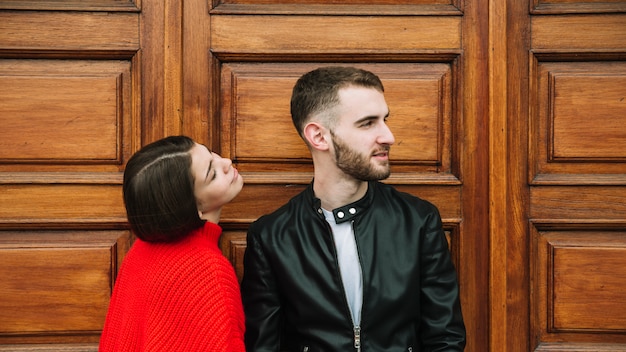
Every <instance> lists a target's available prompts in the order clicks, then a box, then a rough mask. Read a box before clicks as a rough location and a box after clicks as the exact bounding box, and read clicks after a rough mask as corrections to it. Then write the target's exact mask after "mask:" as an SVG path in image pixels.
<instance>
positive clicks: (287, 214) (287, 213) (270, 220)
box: [250, 192, 308, 231]
mask: <svg viewBox="0 0 626 352" xmlns="http://www.w3.org/2000/svg"><path fill="white" fill-rule="evenodd" d="M305 203H308V202H307V199H306V194H305V192H301V193H299V194H297V195H296V196H294V197H293V198H291V199H290V200H289V201H288V202H287V203H284V204H283V205H281V206H280V207H279V208H277V209H276V210H274V211H272V212H271V213H268V214H264V215H262V216H261V217H259V218H258V219H257V220H255V221H254V222H253V223H252V224H251V225H250V228H251V229H253V230H255V231H261V230H263V229H268V228H273V229H275V228H276V226H291V224H292V223H293V219H294V214H296V213H300V212H302V209H303V208H304V207H306V204H305Z"/></svg>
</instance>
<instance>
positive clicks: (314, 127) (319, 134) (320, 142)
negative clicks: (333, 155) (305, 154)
mask: <svg viewBox="0 0 626 352" xmlns="http://www.w3.org/2000/svg"><path fill="white" fill-rule="evenodd" d="M302 133H303V135H304V138H305V139H306V141H307V143H309V145H310V146H311V148H313V149H317V150H327V149H328V140H327V138H326V128H325V127H324V126H322V125H321V124H319V123H318V122H309V123H307V124H306V126H304V130H303V131H302Z"/></svg>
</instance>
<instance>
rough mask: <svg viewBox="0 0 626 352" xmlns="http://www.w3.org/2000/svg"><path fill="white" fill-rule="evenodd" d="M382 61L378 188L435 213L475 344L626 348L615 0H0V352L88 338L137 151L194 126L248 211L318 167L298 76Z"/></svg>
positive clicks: (119, 247) (625, 191)
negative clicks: (302, 118)
mask: <svg viewBox="0 0 626 352" xmlns="http://www.w3.org/2000/svg"><path fill="white" fill-rule="evenodd" d="M330 64H349V65H357V66H360V67H364V68H367V69H370V70H372V71H374V72H376V73H377V74H379V75H380V76H381V78H382V79H383V81H384V84H385V88H386V97H387V102H388V104H389V106H390V109H391V118H390V125H391V128H392V130H393V131H394V133H395V137H396V145H395V146H394V147H393V148H392V160H393V164H392V165H393V168H392V171H393V173H392V177H391V178H389V179H388V180H387V181H386V182H389V183H392V184H394V185H396V186H397V187H398V188H399V189H402V190H404V191H407V192H410V193H413V194H416V195H418V196H421V197H423V198H425V199H428V200H430V201H432V202H434V203H435V204H436V205H437V206H438V207H439V208H440V210H441V213H442V217H443V220H444V226H445V229H446V231H447V233H448V236H449V240H450V245H451V249H452V252H453V256H454V260H455V263H456V265H457V268H458V270H459V275H460V284H461V292H462V297H461V298H462V303H463V311H464V315H465V318H466V324H467V328H468V347H467V351H470V352H483V351H493V352H499V351H546V352H547V351H617V350H622V351H626V308H625V307H626V279H625V278H626V2H625V1H619V0H604V1H595V0H587V1H583V0H578V1H577V0H551V1H550V0H548V1H544V0H472V1H463V0H372V1H369V0H368V1H365V0H344V1H324V0H222V1H219V0H213V1H211V0H182V1H181V0H162V1H157V0H136V1H130V0H126V1H123V0H82V1H78V0H73V1H72V0H60V1H45V0H31V1H17V0H0V126H1V128H0V351H95V350H96V349H97V342H98V338H99V334H100V330H101V328H102V324H103V321H104V316H105V313H106V308H107V305H108V299H109V296H110V293H111V288H112V285H113V282H114V279H115V275H116V272H117V270H118V268H119V265H120V263H121V261H122V259H123V257H124V254H125V253H126V251H127V250H128V248H129V246H130V243H131V235H130V233H129V231H128V228H127V226H126V224H125V214H124V209H123V204H122V199H121V187H120V185H121V179H122V178H121V174H122V171H123V168H124V164H125V162H126V160H128V158H129V156H130V155H131V154H132V153H133V152H134V151H136V150H137V149H138V148H139V147H140V146H141V145H144V144H146V143H148V142H150V141H153V140H155V139H158V138H160V137H163V136H166V135H172V134H187V135H190V136H191V137H193V138H194V139H196V140H198V141H199V142H202V143H205V144H207V145H209V146H210V147H211V148H213V149H214V150H216V151H217V152H219V153H221V154H222V155H224V156H227V157H230V158H232V159H233V160H234V161H235V163H236V165H237V167H238V168H239V170H240V171H241V173H242V175H243V177H244V179H245V181H246V186H245V187H244V190H243V192H242V193H241V194H240V196H239V197H238V198H236V200H235V202H233V203H232V204H230V205H229V206H228V207H227V209H225V211H224V212H223V214H222V215H223V216H222V226H223V227H224V230H225V231H224V236H223V237H222V241H221V245H222V248H223V251H224V254H225V255H226V256H227V257H228V258H230V260H231V261H232V262H233V265H234V266H235V268H236V270H237V272H238V274H239V275H241V273H242V270H243V268H242V255H243V252H244V249H245V232H246V228H247V226H248V225H249V224H250V222H251V221H254V220H255V219H256V218H258V217H259V216H260V215H261V214H264V213H267V212H269V211H271V210H273V209H275V208H276V207H277V206H279V205H280V204H282V203H283V202H285V201H286V200H287V199H289V198H290V197H291V196H293V195H295V194H296V193H297V192H299V191H300V190H301V189H302V188H303V187H305V185H306V184H307V183H308V182H309V181H310V179H311V177H312V173H311V163H310V160H309V159H308V152H307V150H306V148H305V147H304V144H303V142H301V140H300V139H299V137H298V136H297V134H296V133H295V131H294V129H293V127H292V125H291V120H290V117H289V96H290V90H291V87H292V85H293V84H294V82H295V80H296V79H297V78H298V77H299V76H300V75H301V74H302V73H304V72H306V71H308V70H310V69H312V68H314V67H317V66H320V65H330Z"/></svg>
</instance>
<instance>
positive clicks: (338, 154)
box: [331, 133, 391, 181]
mask: <svg viewBox="0 0 626 352" xmlns="http://www.w3.org/2000/svg"><path fill="white" fill-rule="evenodd" d="M331 136H332V142H333V147H334V148H335V162H336V163H337V167H338V168H339V169H340V170H341V171H343V172H344V173H345V174H347V175H349V176H352V177H353V178H355V179H357V180H361V181H378V180H384V179H386V178H387V177H389V174H390V173H391V170H390V168H389V161H387V162H386V163H384V164H381V165H380V166H379V168H376V165H373V164H372V162H371V160H370V158H371V155H363V154H359V153H358V152H357V151H355V150H353V149H351V148H350V147H349V146H348V145H347V144H345V143H343V141H341V140H339V139H338V138H336V137H335V135H334V134H332V133H331ZM381 148H382V149H383V150H385V151H387V152H389V146H383V147H381Z"/></svg>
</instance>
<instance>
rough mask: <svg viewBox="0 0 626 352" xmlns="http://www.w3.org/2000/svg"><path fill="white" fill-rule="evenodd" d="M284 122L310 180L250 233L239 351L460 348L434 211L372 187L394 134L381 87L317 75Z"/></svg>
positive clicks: (342, 70) (453, 284)
mask: <svg viewBox="0 0 626 352" xmlns="http://www.w3.org/2000/svg"><path fill="white" fill-rule="evenodd" d="M291 115H292V119H293V123H294V125H295V127H296V129H297V130H298V133H299V134H300V136H301V137H302V138H303V139H304V141H305V143H306V144H307V146H308V147H309V150H310V152H311V156H312V159H313V165H314V178H313V181H312V183H311V184H310V185H309V186H308V187H307V188H306V189H305V190H304V191H303V192H302V193H300V194H299V195H297V196H295V197H294V198H292V199H291V200H290V201H289V202H288V203H287V204H285V205H284V206H282V207H281V208H280V209H278V210H276V211H275V212H274V213H272V214H269V215H266V216H263V217H261V218H259V219H258V220H257V221H256V222H254V223H253V224H252V225H251V226H250V229H249V231H248V238H247V241H248V242H247V249H246V253H245V257H244V276H243V281H242V286H241V289H242V299H243V303H244V311H245V314H246V337H245V339H246V348H247V350H248V351H309V352H313V351H367V352H369V351H372V352H380V351H462V350H463V349H464V346H465V327H464V324H463V318H462V315H461V309H460V303H459V289H458V283H457V277H456V271H455V268H454V266H453V264H452V262H451V260H450V253H449V250H448V247H447V242H446V239H445V236H444V233H443V231H442V227H441V219H440V216H439V212H438V211H437V208H436V207H435V206H434V205H432V204H430V203H428V202H426V201H424V200H421V199H419V198H417V197H414V196H411V195H409V194H406V193H401V192H398V191H397V190H395V189H394V188H393V187H391V186H389V185H385V184H383V183H381V182H378V181H379V180H382V179H385V178H387V177H388V176H389V173H390V168H389V150H390V146H391V145H392V144H393V143H394V137H393V134H392V133H391V131H390V130H389V128H388V127H387V123H386V122H387V118H388V115H389V109H388V107H387V103H386V102H385V98H384V94H383V85H382V83H381V81H380V79H379V78H378V77H377V76H376V75H374V74H373V73H371V72H368V71H365V70H361V69H356V68H351V67H324V68H319V69H316V70H313V71H311V72H309V73H306V74H305V75H303V76H302V77H300V79H299V80H298V82H297V83H296V85H295V87H294V89H293V95H292V98H291Z"/></svg>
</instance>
